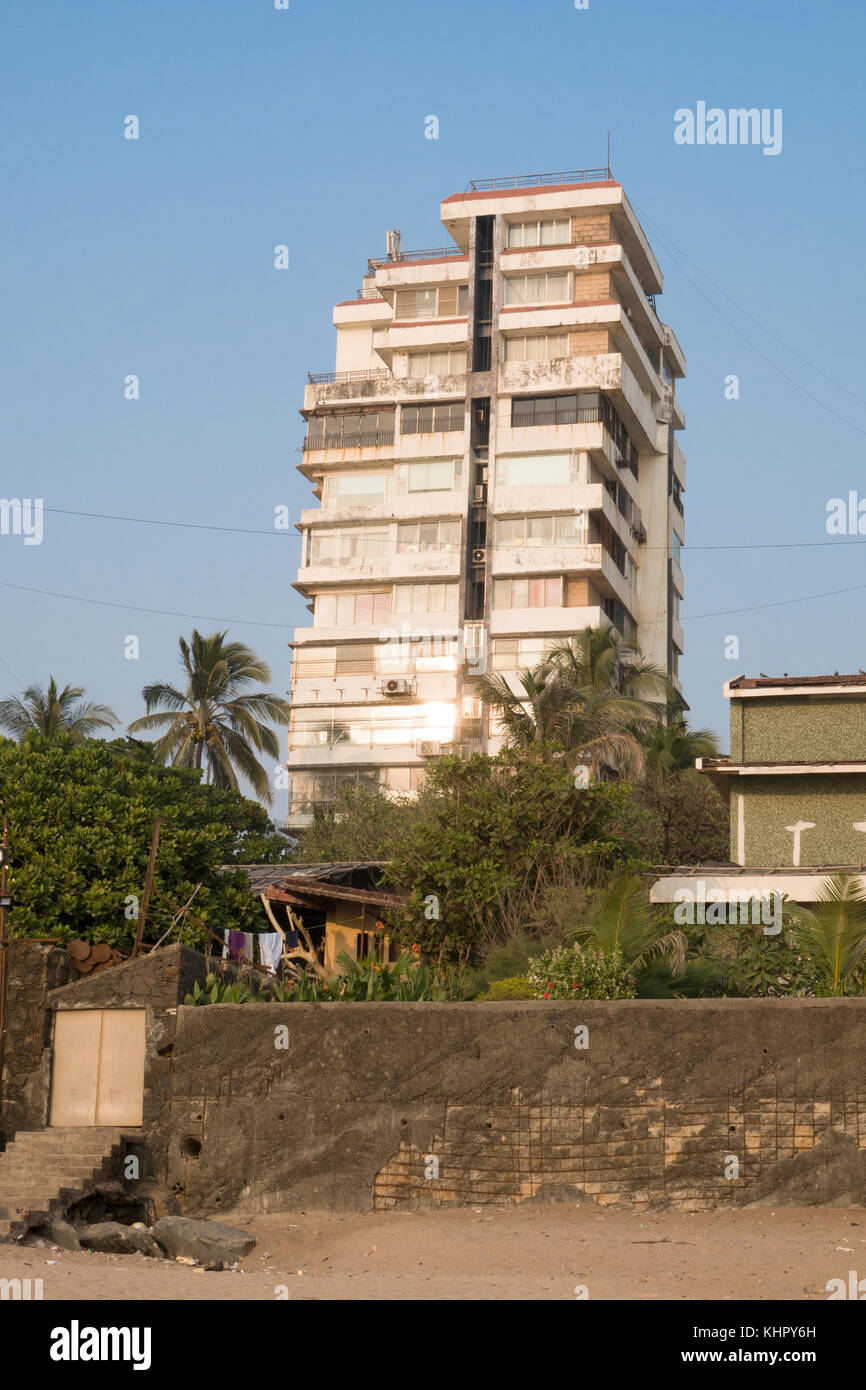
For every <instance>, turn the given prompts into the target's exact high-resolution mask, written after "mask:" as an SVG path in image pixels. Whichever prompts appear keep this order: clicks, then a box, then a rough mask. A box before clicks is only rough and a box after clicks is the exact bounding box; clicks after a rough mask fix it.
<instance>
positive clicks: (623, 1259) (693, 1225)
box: [0, 1204, 866, 1302]
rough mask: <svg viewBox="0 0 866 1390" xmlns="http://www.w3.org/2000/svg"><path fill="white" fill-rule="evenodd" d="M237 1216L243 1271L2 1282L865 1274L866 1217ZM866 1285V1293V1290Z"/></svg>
mask: <svg viewBox="0 0 866 1390" xmlns="http://www.w3.org/2000/svg"><path fill="white" fill-rule="evenodd" d="M222 1219H224V1220H225V1219H228V1220H229V1221H230V1222H231V1224H236V1225H239V1226H242V1227H243V1228H244V1229H245V1230H248V1231H250V1232H251V1234H253V1235H254V1236H255V1237H256V1240H257V1242H258V1244H257V1245H256V1248H255V1249H254V1250H253V1251H252V1253H251V1254H250V1255H249V1256H248V1257H247V1258H246V1260H244V1261H243V1262H242V1264H241V1267H240V1268H239V1269H238V1270H237V1271H231V1270H224V1271H221V1272H211V1271H207V1272H206V1271H203V1270H201V1269H196V1268H193V1267H191V1266H189V1265H180V1264H177V1263H175V1262H174V1261H169V1260H152V1259H146V1258H145V1257H143V1256H139V1255H136V1256H134V1257H130V1256H123V1255H98V1254H87V1253H85V1252H83V1251H82V1252H81V1253H80V1254H79V1253H68V1252H66V1251H63V1250H52V1249H51V1248H50V1247H45V1248H38V1247H24V1246H21V1245H15V1246H5V1245H4V1246H0V1278H15V1277H17V1278H30V1279H39V1278H41V1279H42V1280H43V1297H44V1299H45V1300H46V1301H48V1300H64V1299H72V1300H76V1301H88V1300H99V1299H143V1300H151V1299H156V1300H165V1299H168V1300H195V1299H230V1300H232V1301H237V1300H238V1299H270V1300H273V1299H275V1298H276V1297H277V1296H278V1294H280V1293H281V1294H282V1296H283V1297H286V1296H287V1297H288V1298H289V1299H290V1300H298V1299H301V1300H309V1299H317V1300H328V1299H335V1300H344V1299H359V1300H370V1299H375V1300H378V1299H382V1300H389V1301H391V1300H398V1301H399V1300H410V1301H414V1300H418V1299H425V1300H426V1299H433V1300H447V1299H459V1300H466V1299H468V1300H472V1299H481V1300H494V1301H495V1300H514V1299H517V1300H523V1299H526V1300H530V1301H532V1300H540V1299H552V1300H569V1301H573V1300H574V1299H575V1297H576V1294H575V1289H576V1288H578V1287H581V1288H585V1289H586V1290H587V1293H588V1296H589V1298H590V1299H596V1300H597V1299H639V1300H653V1299H681V1300H692V1299H711V1300H724V1299H741V1298H745V1299H755V1300H761V1299H785V1300H793V1301H807V1302H808V1301H825V1300H826V1298H827V1293H826V1290H825V1285H826V1283H827V1281H828V1280H829V1279H832V1278H843V1279H845V1280H846V1281H847V1279H848V1272H849V1270H852V1269H854V1270H857V1271H858V1278H860V1277H864V1276H866V1211H864V1210H861V1209H854V1210H850V1211H849V1210H845V1209H841V1208H840V1209H828V1208H797V1207H780V1208H779V1209H778V1210H772V1209H768V1208H756V1209H753V1210H750V1211H745V1210H741V1211H715V1212H700V1213H695V1214H692V1215H687V1214H683V1215H674V1214H670V1213H658V1214H653V1215H647V1214H646V1213H635V1212H631V1211H627V1210H619V1209H610V1208H608V1209H606V1210H603V1211H600V1210H598V1209H597V1208H595V1207H592V1206H588V1205H585V1204H581V1205H567V1206H566V1205H562V1206H546V1207H541V1206H529V1205H524V1206H522V1207H483V1208H466V1209H463V1210H460V1211H445V1212H435V1213H424V1214H417V1213H413V1214H407V1215H400V1216H395V1215H392V1214H380V1215H361V1216H358V1215H334V1214H333V1213H327V1214H325V1213H315V1212H295V1213H290V1214H286V1215H279V1216H274V1215H268V1216H251V1215H249V1214H245V1213H244V1212H242V1211H239V1212H235V1213H234V1214H233V1215H232V1216H231V1217H229V1218H225V1217H223V1218H222ZM864 1287H866V1286H864Z"/></svg>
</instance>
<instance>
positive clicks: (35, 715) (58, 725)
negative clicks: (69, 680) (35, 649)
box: [0, 676, 120, 743]
mask: <svg viewBox="0 0 866 1390" xmlns="http://www.w3.org/2000/svg"><path fill="white" fill-rule="evenodd" d="M83 694H84V686H83V685H65V686H64V687H63V689H62V690H61V691H58V689H57V682H56V680H55V679H54V677H53V676H51V677H50V679H49V681H48V691H47V693H46V692H45V691H44V690H43V689H42V686H41V685H31V686H30V687H29V689H27V690H25V691H24V695H23V698H19V697H18V696H17V695H13V696H11V697H10V698H9V699H8V700H0V729H6V730H7V731H8V732H9V733H10V734H12V736H13V738H16V739H21V738H23V737H24V735H25V734H26V733H28V732H29V731H30V730H31V729H35V731H36V732H37V733H39V734H44V735H45V737H46V738H54V737H55V735H56V734H58V733H61V732H63V733H67V734H69V735H70V736H71V738H72V739H73V740H74V741H75V742H76V743H81V742H82V740H83V739H85V738H90V737H91V735H92V734H94V733H95V732H96V731H97V729H113V728H114V726H115V724H118V723H119V722H120V721H119V719H118V717H117V715H116V714H115V713H114V710H113V709H109V707H108V705H97V704H94V703H92V701H90V700H82V698H81V697H82V695H83Z"/></svg>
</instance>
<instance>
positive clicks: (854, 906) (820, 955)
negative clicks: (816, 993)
mask: <svg viewBox="0 0 866 1390" xmlns="http://www.w3.org/2000/svg"><path fill="white" fill-rule="evenodd" d="M785 908H786V910H787V911H788V912H790V914H791V918H792V926H791V935H792V937H793V938H794V941H795V942H796V944H797V946H798V948H799V949H800V951H801V952H802V953H803V955H805V956H808V957H809V959H810V960H811V962H812V966H813V968H814V969H815V970H816V972H817V974H818V976H819V978H820V980H821V983H822V985H823V989H822V990H821V991H820V992H822V993H826V994H835V995H839V994H862V992H863V966H864V964H866V887H864V886H863V882H862V880H861V879H859V878H851V877H848V875H846V874H834V875H833V877H832V878H829V879H827V880H825V882H824V883H823V884H822V885H821V887H820V889H819V890H818V895H817V899H816V901H815V904H814V906H813V907H811V908H809V907H805V906H803V905H802V904H800V903H786V904H785Z"/></svg>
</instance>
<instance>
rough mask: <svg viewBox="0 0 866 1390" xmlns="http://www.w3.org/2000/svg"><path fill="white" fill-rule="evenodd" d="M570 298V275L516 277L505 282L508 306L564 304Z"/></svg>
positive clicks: (561, 273)
mask: <svg viewBox="0 0 866 1390" xmlns="http://www.w3.org/2000/svg"><path fill="white" fill-rule="evenodd" d="M568 298H569V273H568V271H567V270H564V271H548V272H547V273H546V274H544V275H514V276H511V277H510V278H508V279H506V281H505V303H506V304H564V303H566V301H567V300H568Z"/></svg>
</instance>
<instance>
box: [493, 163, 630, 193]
mask: <svg viewBox="0 0 866 1390" xmlns="http://www.w3.org/2000/svg"><path fill="white" fill-rule="evenodd" d="M611 178H613V175H612V174H611V172H610V167H609V166H608V167H607V168H602V169H567V170H564V171H562V172H560V173H558V174H510V175H509V176H508V177H507V178H504V179H473V181H472V182H471V183H470V185H469V187H470V189H471V191H472V192H473V193H485V192H491V191H494V190H496V189H499V188H542V187H545V186H548V185H550V186H555V185H556V184H569V183H601V182H603V181H604V180H605V179H611Z"/></svg>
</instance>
